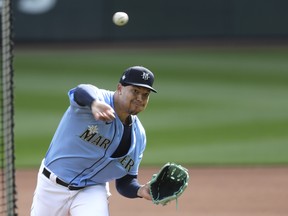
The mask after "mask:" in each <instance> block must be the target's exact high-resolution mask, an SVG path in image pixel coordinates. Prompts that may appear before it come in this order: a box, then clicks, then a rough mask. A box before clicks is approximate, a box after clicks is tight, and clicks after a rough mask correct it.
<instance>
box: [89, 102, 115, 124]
mask: <svg viewBox="0 0 288 216" xmlns="http://www.w3.org/2000/svg"><path fill="white" fill-rule="evenodd" d="M91 111H92V114H93V115H94V117H95V119H97V120H101V121H113V120H114V119H115V115H114V110H113V108H112V107H111V106H109V105H108V104H106V103H104V102H102V101H96V100H94V101H93V103H92V105H91Z"/></svg>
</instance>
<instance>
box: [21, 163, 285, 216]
mask: <svg viewBox="0 0 288 216" xmlns="http://www.w3.org/2000/svg"><path fill="white" fill-rule="evenodd" d="M156 172H157V168H149V169H148V168H146V169H142V170H141V172H140V175H139V181H140V182H141V183H144V182H146V181H148V180H150V177H151V175H152V174H153V173H156ZM189 173H190V181H189V186H188V188H187V190H186V191H185V193H184V194H183V195H182V197H180V199H179V200H178V202H179V203H178V204H179V206H178V210H177V209H176V203H175V202H172V203H170V204H168V205H167V206H164V207H163V206H156V205H153V204H152V203H150V202H148V201H145V200H143V199H132V200H130V199H127V198H124V197H121V196H120V195H119V194H118V193H117V192H116V191H115V187H114V184H113V183H111V191H112V197H111V198H110V212H111V216H124V215H125V216H135V215H137V216H147V215H150V216H156V215H157V216H162V215H163V216H174V215H181V216H188V215H189V216H194V215H195V216H240V215H241V216H260V215H261V216H287V215H288V167H277V168H276V167H274V168H190V169H189ZM36 175H37V171H36V170H17V171H16V185H17V193H18V194H17V198H18V201H17V206H18V210H17V212H18V215H19V216H28V215H29V212H30V206H31V201H32V197H33V191H34V187H35V184H36Z"/></svg>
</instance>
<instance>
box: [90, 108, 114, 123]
mask: <svg viewBox="0 0 288 216" xmlns="http://www.w3.org/2000/svg"><path fill="white" fill-rule="evenodd" d="M94 117H95V118H96V119H97V120H101V121H113V120H114V119H115V115H114V112H112V111H111V110H107V111H103V112H96V113H95V114H94Z"/></svg>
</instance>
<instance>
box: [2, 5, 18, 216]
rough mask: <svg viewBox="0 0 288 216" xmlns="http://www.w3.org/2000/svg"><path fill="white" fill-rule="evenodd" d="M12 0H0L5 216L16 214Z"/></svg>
mask: <svg viewBox="0 0 288 216" xmlns="http://www.w3.org/2000/svg"><path fill="white" fill-rule="evenodd" d="M11 1H12V0H2V14H1V16H2V109H3V113H2V127H3V128H2V133H3V143H4V149H5V153H4V157H5V160H4V176H5V192H6V213H7V216H15V215H17V214H16V186H15V167H14V158H15V157H14V103H13V101H14V94H13V93H14V91H13V53H12V50H13V40H12V7H11Z"/></svg>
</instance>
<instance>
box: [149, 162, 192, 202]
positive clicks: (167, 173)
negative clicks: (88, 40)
mask: <svg viewBox="0 0 288 216" xmlns="http://www.w3.org/2000/svg"><path fill="white" fill-rule="evenodd" d="M188 180H189V174H188V170H187V169H186V168H184V167H182V166H181V165H177V164H175V163H166V164H165V165H164V166H163V167H162V168H161V169H160V171H159V172H158V173H156V174H154V175H153V176H152V179H151V181H150V184H149V185H150V194H151V197H152V202H153V203H154V204H156V205H158V204H161V205H163V206H164V205H166V204H167V203H169V202H170V201H172V200H175V199H176V205H177V206H178V202H177V201H178V200H177V199H178V197H179V196H180V195H181V194H182V193H183V192H184V190H185V189H186V187H187V186H188Z"/></svg>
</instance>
